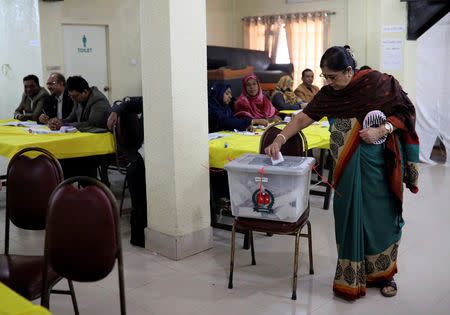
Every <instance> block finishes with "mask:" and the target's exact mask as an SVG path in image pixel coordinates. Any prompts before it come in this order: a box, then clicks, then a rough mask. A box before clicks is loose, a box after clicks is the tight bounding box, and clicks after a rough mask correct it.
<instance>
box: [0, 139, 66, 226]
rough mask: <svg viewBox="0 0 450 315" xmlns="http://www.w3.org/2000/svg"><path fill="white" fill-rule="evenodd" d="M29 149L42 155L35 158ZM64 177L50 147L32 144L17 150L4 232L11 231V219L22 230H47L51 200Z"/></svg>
mask: <svg viewBox="0 0 450 315" xmlns="http://www.w3.org/2000/svg"><path fill="white" fill-rule="evenodd" d="M30 151H38V152H41V153H42V154H41V155H39V156H37V157H36V158H29V157H28V156H26V155H24V154H25V153H27V152H30ZM63 179H64V176H63V172H62V168H61V165H60V164H59V162H58V160H57V159H56V158H55V157H54V156H53V154H51V153H50V152H48V151H47V150H44V149H41V148H35V147H32V148H26V149H23V150H20V151H19V152H17V153H16V154H15V155H14V156H13V157H12V159H11V161H10V162H9V164H8V170H7V182H8V188H7V190H6V221H7V224H8V228H7V229H5V232H6V233H8V232H9V220H11V221H12V222H13V223H14V225H16V226H17V227H20V228H22V229H28V230H43V229H45V217H46V212H47V204H48V200H49V198H50V195H51V194H52V192H53V189H55V187H56V186H57V185H58V184H59V183H60V182H61V181H62V180H63ZM6 230H8V231H6Z"/></svg>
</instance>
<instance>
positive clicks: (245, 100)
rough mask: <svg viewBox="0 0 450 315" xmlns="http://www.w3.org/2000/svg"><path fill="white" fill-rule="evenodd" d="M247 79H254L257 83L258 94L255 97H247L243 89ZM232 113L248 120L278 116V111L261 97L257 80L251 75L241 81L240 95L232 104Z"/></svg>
mask: <svg viewBox="0 0 450 315" xmlns="http://www.w3.org/2000/svg"><path fill="white" fill-rule="evenodd" d="M249 79H254V80H256V82H257V83H258V94H256V95H255V96H250V95H248V93H247V89H246V88H245V85H246V84H247V81H248V80H249ZM234 112H235V115H236V116H239V117H250V118H271V117H273V116H275V115H278V114H279V111H278V110H277V109H276V108H275V107H273V105H272V103H271V102H270V101H269V100H268V99H267V97H265V96H264V95H263V93H262V89H261V85H260V84H259V80H258V78H257V77H256V76H255V75H253V74H250V75H248V76H246V77H245V78H244V80H243V81H242V93H241V96H239V98H238V99H237V101H236V103H235V104H234Z"/></svg>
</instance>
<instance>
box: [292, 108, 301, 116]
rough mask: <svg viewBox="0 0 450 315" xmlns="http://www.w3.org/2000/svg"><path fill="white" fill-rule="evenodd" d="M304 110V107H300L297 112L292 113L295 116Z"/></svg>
mask: <svg viewBox="0 0 450 315" xmlns="http://www.w3.org/2000/svg"><path fill="white" fill-rule="evenodd" d="M302 111H303V109H301V108H300V109H299V110H296V111H295V112H293V113H292V116H294V115H297V114H298V113H300V112H302Z"/></svg>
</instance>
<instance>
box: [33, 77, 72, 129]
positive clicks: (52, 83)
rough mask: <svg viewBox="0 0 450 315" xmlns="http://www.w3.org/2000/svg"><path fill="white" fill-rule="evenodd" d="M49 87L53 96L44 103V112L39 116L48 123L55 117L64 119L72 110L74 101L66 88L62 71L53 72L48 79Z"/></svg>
mask: <svg viewBox="0 0 450 315" xmlns="http://www.w3.org/2000/svg"><path fill="white" fill-rule="evenodd" d="M47 89H48V90H49V91H50V94H51V96H50V97H49V98H48V99H47V101H46V102H45V104H44V109H43V111H42V114H41V115H40V116H39V122H40V123H42V124H46V123H48V120H49V119H50V118H53V117H57V118H58V119H64V118H66V117H67V116H69V114H70V113H71V112H72V108H73V101H72V98H71V97H70V96H69V92H68V91H67V89H66V78H64V76H63V75H62V74H61V73H57V72H55V73H52V74H50V76H49V77H48V80H47Z"/></svg>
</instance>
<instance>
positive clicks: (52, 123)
mask: <svg viewBox="0 0 450 315" xmlns="http://www.w3.org/2000/svg"><path fill="white" fill-rule="evenodd" d="M62 126H64V123H63V122H62V121H61V120H59V119H58V118H56V117H55V118H52V119H50V120H49V121H48V127H49V128H50V130H59V129H60V128H61V127H62Z"/></svg>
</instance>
